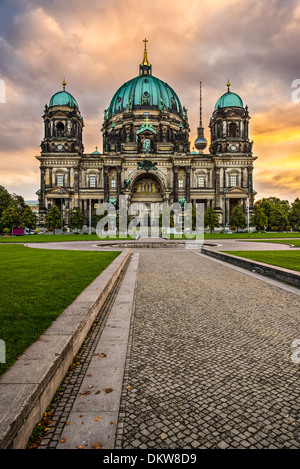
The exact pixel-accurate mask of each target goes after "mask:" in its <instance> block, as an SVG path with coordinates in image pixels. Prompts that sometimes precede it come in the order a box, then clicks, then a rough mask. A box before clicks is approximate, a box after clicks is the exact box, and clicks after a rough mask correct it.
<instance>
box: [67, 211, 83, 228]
mask: <svg viewBox="0 0 300 469" xmlns="http://www.w3.org/2000/svg"><path fill="white" fill-rule="evenodd" d="M83 224H84V217H83V215H82V213H81V211H80V209H79V208H78V207H75V208H73V210H72V213H71V214H70V216H69V227H70V228H71V229H72V230H73V229H75V228H76V229H77V230H80V229H81V228H82V226H83Z"/></svg>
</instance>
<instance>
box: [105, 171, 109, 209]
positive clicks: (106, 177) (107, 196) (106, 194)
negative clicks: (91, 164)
mask: <svg viewBox="0 0 300 469" xmlns="http://www.w3.org/2000/svg"><path fill="white" fill-rule="evenodd" d="M108 201H109V166H104V202H108Z"/></svg>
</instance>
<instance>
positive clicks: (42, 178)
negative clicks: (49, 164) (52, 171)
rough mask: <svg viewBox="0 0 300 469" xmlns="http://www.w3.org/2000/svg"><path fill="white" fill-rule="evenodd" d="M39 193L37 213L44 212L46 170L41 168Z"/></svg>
mask: <svg viewBox="0 0 300 469" xmlns="http://www.w3.org/2000/svg"><path fill="white" fill-rule="evenodd" d="M40 169H41V189H40V190H41V192H40V206H39V211H40V212H44V211H45V173H46V168H45V167H43V166H41V168H40Z"/></svg>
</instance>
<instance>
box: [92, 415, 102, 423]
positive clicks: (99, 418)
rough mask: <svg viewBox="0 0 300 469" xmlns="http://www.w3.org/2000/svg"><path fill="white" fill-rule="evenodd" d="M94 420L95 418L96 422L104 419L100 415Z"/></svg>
mask: <svg viewBox="0 0 300 469" xmlns="http://www.w3.org/2000/svg"><path fill="white" fill-rule="evenodd" d="M94 420H95V422H100V420H102V417H100V416H99V417H94Z"/></svg>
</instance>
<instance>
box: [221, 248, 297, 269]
mask: <svg viewBox="0 0 300 469" xmlns="http://www.w3.org/2000/svg"><path fill="white" fill-rule="evenodd" d="M222 252H225V254H232V255H233V256H237V257H243V258H246V259H251V260H253V261H258V262H264V263H265V264H270V265H275V266H277V267H283V268H285V269H291V270H296V271H298V272H300V251H222Z"/></svg>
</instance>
